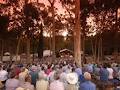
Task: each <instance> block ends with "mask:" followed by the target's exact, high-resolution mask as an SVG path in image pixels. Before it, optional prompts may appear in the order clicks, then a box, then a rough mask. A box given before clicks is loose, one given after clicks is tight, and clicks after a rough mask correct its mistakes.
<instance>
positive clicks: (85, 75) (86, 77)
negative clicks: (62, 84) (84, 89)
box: [84, 72, 91, 80]
mask: <svg viewBox="0 0 120 90" xmlns="http://www.w3.org/2000/svg"><path fill="white" fill-rule="evenodd" d="M84 78H85V79H86V80H91V74H90V73H89V72H85V73H84Z"/></svg>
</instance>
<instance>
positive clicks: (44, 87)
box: [36, 79, 49, 90]
mask: <svg viewBox="0 0 120 90" xmlns="http://www.w3.org/2000/svg"><path fill="white" fill-rule="evenodd" d="M48 85H49V83H48V81H45V80H43V79H42V80H39V81H37V82H36V90H48Z"/></svg>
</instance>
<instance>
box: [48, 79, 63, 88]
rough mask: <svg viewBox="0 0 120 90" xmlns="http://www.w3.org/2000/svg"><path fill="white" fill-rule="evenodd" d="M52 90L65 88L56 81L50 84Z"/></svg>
mask: <svg viewBox="0 0 120 90" xmlns="http://www.w3.org/2000/svg"><path fill="white" fill-rule="evenodd" d="M50 90H65V88H64V85H63V83H62V82H60V81H59V80H55V81H53V82H52V83H51V84H50Z"/></svg>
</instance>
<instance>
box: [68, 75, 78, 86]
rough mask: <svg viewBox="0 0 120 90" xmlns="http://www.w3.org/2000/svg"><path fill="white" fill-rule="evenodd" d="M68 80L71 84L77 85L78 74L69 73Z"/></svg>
mask: <svg viewBox="0 0 120 90" xmlns="http://www.w3.org/2000/svg"><path fill="white" fill-rule="evenodd" d="M66 80H67V82H68V83H69V84H76V83H77V82H78V75H77V74H76V73H69V74H67V77H66Z"/></svg>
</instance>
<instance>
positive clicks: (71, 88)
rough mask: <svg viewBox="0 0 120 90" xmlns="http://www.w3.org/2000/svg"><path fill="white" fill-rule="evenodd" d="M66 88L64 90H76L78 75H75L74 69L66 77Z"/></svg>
mask: <svg viewBox="0 0 120 90" xmlns="http://www.w3.org/2000/svg"><path fill="white" fill-rule="evenodd" d="M66 81H67V83H68V84H67V86H66V90H78V86H77V84H78V75H77V73H75V69H74V68H72V72H71V73H69V74H67V76H66Z"/></svg>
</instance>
